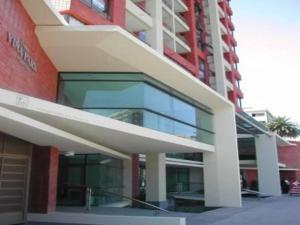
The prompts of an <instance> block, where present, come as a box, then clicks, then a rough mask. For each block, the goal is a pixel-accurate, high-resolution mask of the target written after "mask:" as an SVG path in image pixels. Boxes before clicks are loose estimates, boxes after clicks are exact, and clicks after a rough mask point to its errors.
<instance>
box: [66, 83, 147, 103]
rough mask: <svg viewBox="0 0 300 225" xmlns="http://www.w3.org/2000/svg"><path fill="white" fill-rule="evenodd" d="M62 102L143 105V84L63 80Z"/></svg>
mask: <svg viewBox="0 0 300 225" xmlns="http://www.w3.org/2000/svg"><path fill="white" fill-rule="evenodd" d="M61 85H63V92H64V94H63V96H61V98H60V102H61V103H62V104H64V105H69V106H72V107H76V108H99V107H105V108H115V107H117V108H120V107H129V108H131V107H141V106H142V105H143V96H142V95H140V94H141V93H143V90H142V89H143V84H142V83H138V82H113V81H112V82H109V81H105V82H95V81H82V82H79V81H67V82H62V83H61Z"/></svg>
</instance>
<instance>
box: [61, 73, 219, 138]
mask: <svg viewBox="0 0 300 225" xmlns="http://www.w3.org/2000/svg"><path fill="white" fill-rule="evenodd" d="M58 101H59V103H61V104H64V105H67V106H70V107H74V108H78V109H82V110H85V111H88V112H91V113H95V114H99V115H103V116H107V117H110V118H113V119H117V120H121V121H124V122H128V123H132V124H135V125H139V126H143V127H147V128H150V129H154V130H158V131H162V132H165V133H169V134H173V135H177V136H180V137H184V138H188V139H193V140H197V141H200V142H204V143H208V144H213V142H214V141H213V134H214V133H213V115H212V113H211V112H210V111H209V109H207V108H205V109H204V108H203V107H201V106H200V105H199V106H197V104H196V103H194V102H189V101H188V100H187V98H185V97H183V96H181V95H180V94H179V93H178V94H177V93H176V91H174V90H172V89H170V88H168V87H166V86H164V85H162V84H160V83H158V82H157V81H154V80H152V79H150V78H149V77H148V76H145V75H143V74H134V73H133V74H116V73H114V74H111V73H106V74H105V73H90V74H89V73H85V74H84V73H80V74H75V73H62V74H61V80H60V85H59V99H58Z"/></svg>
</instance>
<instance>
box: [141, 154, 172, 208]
mask: <svg viewBox="0 0 300 225" xmlns="http://www.w3.org/2000/svg"><path fill="white" fill-rule="evenodd" d="M166 192H167V189H166V155H165V154H161V153H149V154H146V201H147V202H149V203H151V204H154V205H157V206H159V207H166V206H167V202H166V200H167V193H166Z"/></svg>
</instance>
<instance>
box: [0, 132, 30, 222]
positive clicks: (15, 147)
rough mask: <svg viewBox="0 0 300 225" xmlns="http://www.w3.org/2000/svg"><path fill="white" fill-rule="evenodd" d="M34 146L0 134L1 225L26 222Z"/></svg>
mask: <svg viewBox="0 0 300 225" xmlns="http://www.w3.org/2000/svg"><path fill="white" fill-rule="evenodd" d="M31 151H32V145H31V144H29V143H27V142H25V141H22V140H20V139H17V138H14V137H12V136H9V135H5V134H2V133H0V221H1V225H7V224H17V223H22V222H24V221H25V220H26V214H27V203H28V188H29V177H30V175H29V174H30V164H31Z"/></svg>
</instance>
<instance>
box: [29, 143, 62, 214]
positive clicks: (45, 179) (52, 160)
mask: <svg viewBox="0 0 300 225" xmlns="http://www.w3.org/2000/svg"><path fill="white" fill-rule="evenodd" d="M58 155H59V154H58V150H57V149H55V148H51V147H38V146H35V147H34V149H33V153H32V165H31V182H30V184H31V185H30V196H29V211H30V212H35V213H48V212H53V211H55V208H56V192H57V174H58Z"/></svg>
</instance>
